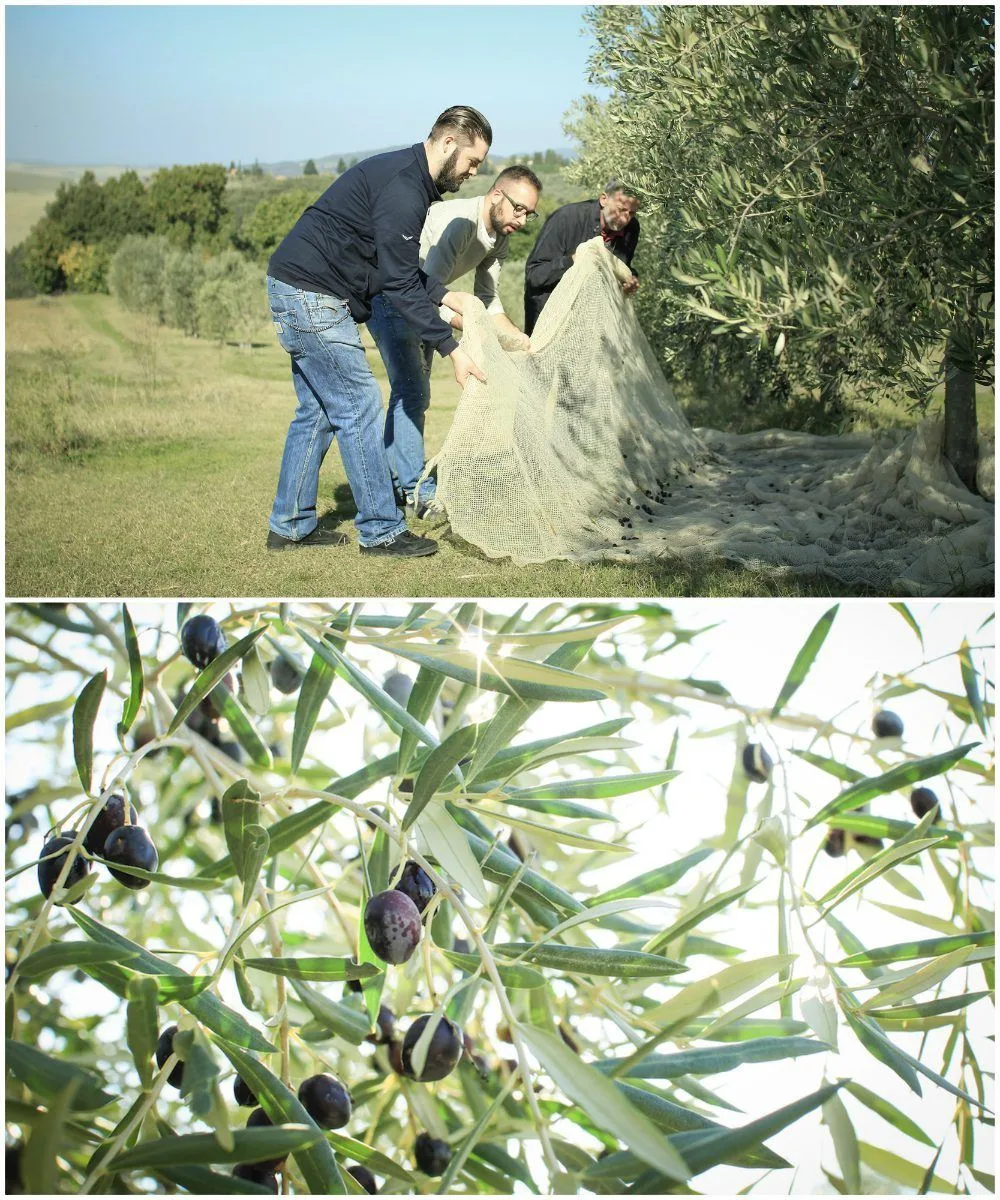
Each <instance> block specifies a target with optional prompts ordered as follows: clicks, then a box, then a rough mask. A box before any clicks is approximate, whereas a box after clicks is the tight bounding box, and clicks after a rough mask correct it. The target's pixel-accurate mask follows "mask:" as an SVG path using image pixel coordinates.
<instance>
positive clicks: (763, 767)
mask: <svg viewBox="0 0 1000 1200" xmlns="http://www.w3.org/2000/svg"><path fill="white" fill-rule="evenodd" d="M773 766H774V763H773V762H771V756H770V755H769V754H768V752H767V751H766V750H765V749H764V747H763V746H758V745H757V743H756V742H748V743H747V745H745V746H744V747H743V770H744V771H745V772H746V773H747V778H748V779H752V780H753V782H754V783H767V781H768V780H769V779H770V778H771V768H772V767H773Z"/></svg>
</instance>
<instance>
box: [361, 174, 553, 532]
mask: <svg viewBox="0 0 1000 1200" xmlns="http://www.w3.org/2000/svg"><path fill="white" fill-rule="evenodd" d="M541 190H542V185H541V181H540V180H539V178H538V176H537V175H536V174H535V173H534V171H531V170H529V169H528V168H527V167H521V166H514V167H507V168H505V169H504V170H503V171H501V172H500V174H499V175H498V176H497V177H496V179H495V180H494V181H493V186H492V187H491V188H490V190H489V191H488V192H487V193H486V195H485V196H472V197H470V198H469V199H467V200H444V201H442V202H440V203H437V204H432V205H431V206H430V208H429V209H428V210H427V217H426V219H425V220H424V227H423V232H422V233H421V235H420V268H421V270H422V271H423V272H424V274H425V275H427V276H429V277H430V278H431V279H436V280H439V281H440V282H441V283H443V284H450V283H452V282H454V281H455V280H456V279H459V278H461V276H463V275H465V274H466V272H468V271H472V270H475V273H476V274H475V284H474V292H475V295H476V296H477V297H478V298H479V299H480V300H481V301H482V302H483V304H484V305H485V306H486V311H487V312H488V313H489V314H490V316H491V317H492V318H493V321H494V323H495V324H496V327H497V332H498V333H499V334H500V335H501V336H502V337H503V338H504V343H505V345H507V346H509V347H510V348H511V349H522V350H527V349H530V345H531V343H530V342H529V340H528V338H527V336H526V335H525V334H523V333H522V332H521V331H520V329H518V328H517V326H516V325H515V324H514V323H513V321H511V320H510V318H509V317H508V316H507V314H506V313H505V312H504V309H503V304H502V303H501V302H500V293H499V283H500V270H501V267H502V266H503V264H504V262H505V261H506V258H507V249H508V246H507V239H508V237H509V236H510V235H511V234H512V233H516V232H517V230H519V229H522V228H523V227H524V226H525V225H526V224H527V223H528V222H529V221H533V220H535V218H536V216H537V214H536V212H535V208H536V206H537V204H538V197H539V194H540V193H541ZM440 313H441V316H442V317H443V318H444V320H446V321H448V322H449V324H450V325H451V326H452V327H453V328H454V329H461V328H462V317H461V314H459V313H457V312H454V311H453V310H451V309H449V308H441V310H440ZM368 329H369V332H370V333H371V335H372V337H373V338H374V339H375V344H376V345H377V346H378V350H379V353H380V354H381V356H382V361H383V362H384V363H385V369H386V374H387V375H388V377H389V389H390V391H389V408H388V411H387V413H386V418H385V448H386V453H387V455H388V458H389V465H390V467H391V468H392V473H393V477H394V482H395V484H396V486H397V487H398V489H399V491H400V492H401V493H403V495H404V496H405V497H406V503H407V506H408V507H409V508H411V510H412V511H413V513H414V514H415V515H416V516H417V517H422V516H424V515H425V514H426V511H427V506H428V505H429V503H430V502H431V500H432V499H433V497H434V491H435V482H434V480H433V479H428V480H425V481H424V482H423V483H422V484H421V485H420V495H419V498H417V497H416V496H415V493H416V490H417V480H418V479H419V478H420V476H421V474H422V473H423V469H424V416H425V414H426V412H427V408H428V406H429V405H430V396H431V384H430V369H431V362H432V361H433V347H431V346H429V345H427V344H426V343H425V342H423V341H421V338H420V335H419V334H418V333H417V332H416V330H415V329H414V328H413V327H412V326H411V325H410V324H409V323H408V322H407V321H405V320H404V319H403V318H402V316H401V315H400V313H399V311H398V310H397V309H396V308H395V307H394V305H393V303H392V301H391V300H389V298H388V297H387V296H385V295H378V296H374V297H373V298H372V314H371V317H369V319H368Z"/></svg>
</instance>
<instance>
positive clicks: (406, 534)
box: [361, 529, 438, 558]
mask: <svg viewBox="0 0 1000 1200" xmlns="http://www.w3.org/2000/svg"><path fill="white" fill-rule="evenodd" d="M437 548H438V544H437V542H435V541H434V539H433V538H425V537H417V535H416V534H415V533H410V531H409V530H408V529H405V530H404V531H403V532H402V533H401V534H400V535H399V536H398V537H394V538H393V539H392V541H391V542H383V543H382V544H381V545H380V546H362V547H361V553H362V554H378V555H381V556H383V557H389V556H394V557H398V558H425V557H426V556H427V555H428V554H437Z"/></svg>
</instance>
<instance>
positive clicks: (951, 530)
mask: <svg viewBox="0 0 1000 1200" xmlns="http://www.w3.org/2000/svg"><path fill="white" fill-rule="evenodd" d="M623 273H625V277H627V268H625V267H624V266H623V264H621V263H620V262H619V261H618V260H617V259H616V258H614V256H613V255H611V254H610V253H609V252H608V251H607V250H606V249H605V248H604V247H603V245H602V242H601V239H600V238H595V239H594V240H593V241H591V242H587V243H585V244H584V245H582V246H581V247H580V248H579V250H578V251H577V254H576V261H575V262H574V264H573V266H572V267H571V268H570V270H569V271H568V272H567V273H566V275H565V276H564V277H563V279H562V281H561V282H560V284H559V286H558V287H557V288H556V290H555V291H554V292H553V294H552V296H551V298H550V299H549V301H548V303H547V304H546V306H545V308H544V309H543V311H542V314H541V317H540V318H539V321H538V324H537V325H536V327H535V330H534V333H533V335H532V351H531V352H530V353H526V352H523V351H512V350H510V349H508V348H507V347H506V346H505V345H504V342H503V339H502V337H501V336H500V335H499V334H498V332H497V329H496V326H495V324H494V323H493V321H492V320H491V319H490V318H489V317H488V316H487V314H486V312H485V309H483V307H482V305H480V304H479V303H478V301H477V302H476V305H475V307H474V308H473V311H472V312H470V313H466V316H465V322H464V323H465V334H464V337H463V344H464V347H465V348H466V349H467V350H468V351H469V353H470V354H471V355H472V357H473V359H474V360H475V361H476V362H477V363H478V364H479V365H480V366H481V367H482V369H483V371H484V373H485V375H486V377H487V383H485V384H483V383H480V382H479V381H477V380H470V382H469V383H468V384H467V386H466V388H465V390H464V392H463V394H462V398H461V401H460V403H459V406H458V409H457V411H456V414H455V419H454V421H453V423H452V426H451V429H450V430H449V432H448V435H447V438H446V439H445V442H444V445H443V446H442V448H441V451H440V453H439V454H438V456H437V458H436V459H435V460H434V462H433V463H432V464H429V469H430V467H432V466H434V465H436V467H437V477H438V487H437V494H438V503H439V505H440V506H441V507H442V508H443V509H444V510H445V512H446V513H447V516H448V519H449V521H450V522H451V527H452V529H453V531H454V532H455V533H456V534H457V535H458V536H459V537H461V538H463V539H464V540H465V541H467V542H470V543H472V544H473V545H475V546H478V547H479V548H480V549H481V550H483V552H484V553H486V554H487V555H488V556H490V557H491V558H504V557H510V558H512V559H513V560H514V561H516V562H520V563H530V562H545V561H548V560H549V559H571V560H577V561H595V560H598V559H612V560H614V559H618V560H621V561H623V562H636V561H638V560H641V559H649V558H660V559H664V560H670V559H682V560H691V559H696V558H697V559H702V560H708V559H710V558H714V557H716V556H720V557H722V558H724V559H726V560H728V561H730V562H736V563H740V564H743V565H745V566H748V567H762V566H770V567H775V566H777V567H784V568H787V569H789V570H792V571H794V572H799V573H807V574H822V575H827V576H830V577H832V578H833V579H836V580H838V581H841V582H843V583H846V584H850V585H851V586H853V587H859V588H871V589H873V590H875V591H878V592H879V593H881V594H883V595H890V594H907V595H949V594H962V593H966V594H968V593H970V592H982V591H989V590H990V589H991V587H992V581H993V558H994V535H993V505H992V504H991V503H989V502H988V501H986V500H984V499H982V498H981V497H979V496H977V495H975V494H973V493H971V492H970V491H969V490H968V489H966V488H965V487H963V486H962V484H961V483H960V481H959V480H958V478H957V476H956V475H955V473H954V471H953V470H952V468H951V467H950V465H949V464H948V463H947V461H946V460H945V459H944V458H943V456H942V454H941V445H940V441H941V430H940V423H938V422H933V421H926V422H924V423H923V424H921V425H920V426H919V427H918V428H917V429H916V430H909V431H900V430H892V431H888V432H885V433H881V434H877V435H866V434H849V435H844V436H837V437H820V436H817V435H812V434H805V433H796V432H792V431H787V430H773V429H772V430H768V431H766V432H763V433H755V434H746V435H737V434H727V433H721V432H718V431H715V430H706V429H699V430H695V429H692V428H691V426H690V425H689V424H688V422H687V420H686V419H685V417H684V415H683V413H682V412H681V410H680V407H679V406H678V404H677V402H676V400H675V399H674V396H673V393H672V391H671V389H670V385H669V384H668V383H667V381H666V379H665V378H664V376H663V373H662V372H661V370H660V367H659V365H658V363H657V360H656V357H655V355H654V354H653V351H652V350H651V348H650V346H649V343H648V342H647V341H646V338H645V335H644V334H643V332H642V329H641V328H640V325H639V321H638V318H637V317H636V314H635V311H634V307H633V304H632V303H631V301H629V300H626V299H625V298H624V297H623V294H622V290H621V285H620V281H621V278H622V277H623Z"/></svg>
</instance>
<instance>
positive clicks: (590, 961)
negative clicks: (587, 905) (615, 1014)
mask: <svg viewBox="0 0 1000 1200" xmlns="http://www.w3.org/2000/svg"><path fill="white" fill-rule="evenodd" d="M493 949H494V950H495V951H496V953H497V954H503V955H506V956H510V957H517V958H519V957H521V956H522V955H523V956H524V960H525V961H526V962H530V963H534V964H535V965H536V966H539V967H548V968H550V969H551V970H554V971H566V972H570V973H573V974H579V975H608V976H611V977H613V978H617V979H660V978H662V977H663V976H665V975H675V974H677V972H678V971H684V970H686V967H685V966H684V964H683V963H678V962H673V961H671V959H669V958H662V957H661V956H660V955H658V954H643V953H642V952H641V951H639V950H620V949H607V950H604V949H598V948H597V947H589V946H564V945H560V944H559V943H554V942H544V943H542V944H541V945H539V946H533V945H532V943H531V942H501V943H497V944H496V945H494V947H493Z"/></svg>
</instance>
